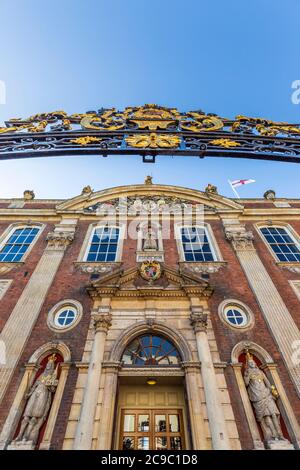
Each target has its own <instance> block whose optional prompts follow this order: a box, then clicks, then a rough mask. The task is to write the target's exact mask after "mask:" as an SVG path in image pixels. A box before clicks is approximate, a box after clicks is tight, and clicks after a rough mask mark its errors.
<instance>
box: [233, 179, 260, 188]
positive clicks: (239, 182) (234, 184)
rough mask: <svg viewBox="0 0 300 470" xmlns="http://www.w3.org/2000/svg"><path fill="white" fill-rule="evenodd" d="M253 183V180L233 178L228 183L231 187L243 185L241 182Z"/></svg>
mask: <svg viewBox="0 0 300 470" xmlns="http://www.w3.org/2000/svg"><path fill="white" fill-rule="evenodd" d="M249 183H255V180H235V181H230V184H231V186H232V187H233V188H237V187H238V186H243V184H249Z"/></svg>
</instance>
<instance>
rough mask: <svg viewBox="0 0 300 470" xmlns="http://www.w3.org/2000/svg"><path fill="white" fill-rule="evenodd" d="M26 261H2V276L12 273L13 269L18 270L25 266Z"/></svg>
mask: <svg viewBox="0 0 300 470" xmlns="http://www.w3.org/2000/svg"><path fill="white" fill-rule="evenodd" d="M23 265H24V261H17V262H11V263H10V262H7V261H0V274H6V273H8V272H9V271H11V270H12V269H13V268H17V267H19V266H23Z"/></svg>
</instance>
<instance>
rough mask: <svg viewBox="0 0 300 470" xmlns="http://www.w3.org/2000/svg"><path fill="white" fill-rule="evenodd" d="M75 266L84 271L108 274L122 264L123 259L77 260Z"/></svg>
mask: <svg viewBox="0 0 300 470" xmlns="http://www.w3.org/2000/svg"><path fill="white" fill-rule="evenodd" d="M74 264H75V266H76V267H78V269H80V270H81V271H82V272H83V273H88V274H108V273H110V272H113V271H115V270H116V269H117V268H119V267H120V266H121V265H122V262H121V261H113V262H112V261H106V262H105V261H101V262H99V261H75V262H74Z"/></svg>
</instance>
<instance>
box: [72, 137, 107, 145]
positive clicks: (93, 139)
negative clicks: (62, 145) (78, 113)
mask: <svg viewBox="0 0 300 470" xmlns="http://www.w3.org/2000/svg"><path fill="white" fill-rule="evenodd" d="M101 140H102V139H101V138H99V137H94V136H90V135H87V136H84V137H77V138H76V139H72V140H70V142H72V143H73V144H78V145H84V146H85V145H88V144H91V143H93V142H101Z"/></svg>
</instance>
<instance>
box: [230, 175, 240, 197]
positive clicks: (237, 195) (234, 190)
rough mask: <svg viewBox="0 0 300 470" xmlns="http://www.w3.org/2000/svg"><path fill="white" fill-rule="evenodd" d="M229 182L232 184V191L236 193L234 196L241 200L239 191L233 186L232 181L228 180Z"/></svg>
mask: <svg viewBox="0 0 300 470" xmlns="http://www.w3.org/2000/svg"><path fill="white" fill-rule="evenodd" d="M227 181H228V183H229V184H230V186H231V189H232V191H233V192H234V194H235V195H236V197H237V198H238V199H240V196H239V194H238V192H237V190H236V189H235V188H234V187H233V186H232V184H231V181H230V180H227Z"/></svg>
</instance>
